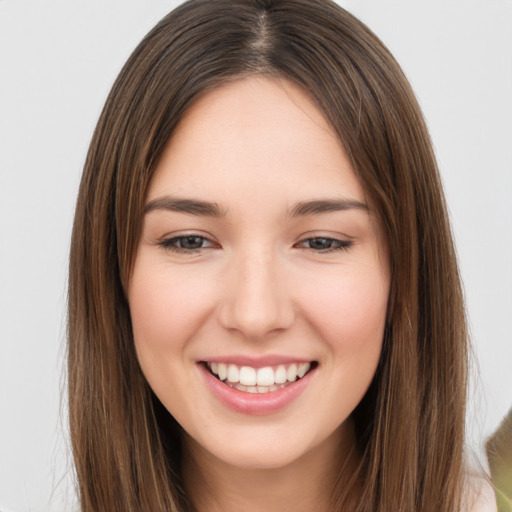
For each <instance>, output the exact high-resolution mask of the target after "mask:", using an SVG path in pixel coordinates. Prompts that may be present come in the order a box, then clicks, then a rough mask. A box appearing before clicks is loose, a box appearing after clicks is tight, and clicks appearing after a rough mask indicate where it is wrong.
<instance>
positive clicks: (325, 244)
mask: <svg viewBox="0 0 512 512" xmlns="http://www.w3.org/2000/svg"><path fill="white" fill-rule="evenodd" d="M310 245H311V248H313V249H330V248H331V246H332V240H329V239H328V238H313V239H312V240H311V242H310Z"/></svg>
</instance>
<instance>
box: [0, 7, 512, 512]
mask: <svg viewBox="0 0 512 512" xmlns="http://www.w3.org/2000/svg"><path fill="white" fill-rule="evenodd" d="M177 3H178V2H176V1H163V0H137V1H136V0H108V1H105V0H87V1H85V0H84V1H78V0H61V1H58V0H46V1H42V0H1V1H0V510H2V511H4V512H8V511H9V512H22V511H23V512H24V511H28V510H31V511H33V512H40V511H50V510H51V511H55V512H57V511H58V512H62V511H68V510H71V509H72V508H73V507H72V503H73V499H72V496H73V494H72V488H73V485H72V478H71V476H70V475H71V470H70V465H69V456H68V455H67V449H66V445H67V440H66V439H67V438H66V435H65V431H66V412H65V406H62V407H61V394H62V393H63V392H62V387H63V386H62V382H63V381H62V373H63V370H62V363H63V354H64V350H63V343H64V338H65V320H64V318H65V304H66V265H67V254H68V247H69V236H70V229H71V222H72V215H73V206H74V201H75V197H76V192H77V186H78V182H79V176H80V172H81V167H82V165H83V161H84V157H85V154H86V150H87V146H88V143H89V140H90V137H91V134H92V130H93V128H94V125H95V122H96V120H97V118H98V115H99V113H100V109H101V107H102V104H103V102H104V100H105V98H106V95H107V93H108V91H109V88H110V86H111V84H112V82H113V80H114V78H115V76H116V75H117V73H118V71H119V70H120V68H121V66H122V64H123V63H124V61H125V60H126V58H127V57H128V55H129V54H130V52H131V50H132V49H133V48H134V47H135V45H136V44H137V43H138V42H139V41H140V39H141V38H142V36H143V35H144V34H145V33H146V32H147V31H148V30H149V29H150V28H151V27H152V26H153V25H154V24H155V23H156V22H157V21H158V20H159V19H160V17H161V16H163V15H164V14H165V13H167V12H168V11H169V10H170V9H171V8H172V7H173V6H175V5H176V4H177ZM340 3H341V4H342V5H343V6H345V7H347V8H348V9H349V10H350V11H351V12H353V13H354V14H356V15H358V16H359V17H360V18H361V19H362V20H363V21H365V22H366V23H367V24H368V25H369V26H370V27H371V28H372V29H373V30H374V31H375V32H376V33H377V34H378V35H379V36H380V37H381V38H382V39H383V40H384V42H385V43H386V44H387V45H388V46H389V48H390V49H391V51H392V52H393V53H394V54H395V56H396V57H397V58H398V60H399V62H400V63H401V64H402V66H403V68H404V69H405V71H406V73H407V75H408V76H409V78H410V80H411V82H412V84H413V87H414V88H415V90H416V93H417V95H418V97H419V100H420V102H421V105H422V107H423V109H424V112H425V115H426V117H427V121H428V123H429V126H430V129H431V132H432V137H433V140H434V144H435V147H436V151H437V154H438V157H439V162H440V166H441V170H442V174H443V179H444V182H445V186H446V192H447V196H448V202H449V206H450V211H451V215H452V220H453V225H454V231H455V235H456V240H457V246H458V252H459V256H460V263H461V269H462V274H463V279H464V283H465V289H466V296H467V304H468V312H469V317H470V322H471V327H472V333H473V338H474V342H475V349H476V353H477V357H478V361H479V365H480V379H479V380H478V382H477V384H475V385H474V386H473V391H472V397H473V399H472V407H471V411H472V412H471V415H470V419H469V421H468V423H469V425H470V433H471V435H470V437H471V444H472V446H473V447H474V448H476V449H477V450H478V449H479V447H481V444H482V440H483V439H484V438H485V437H486V436H487V435H489V434H490V433H491V432H492V431H493V430H494V429H495V428H496V426H497V425H498V423H499V421H500V419H501V418H502V417H503V416H504V415H505V413H506V411H507V410H508V409H509V407H510V406H511V405H512V371H511V369H512V343H511V342H512V324H511V317H512V199H511V197H512V0H340ZM63 402H64V403H65V400H63Z"/></svg>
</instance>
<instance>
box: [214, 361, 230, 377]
mask: <svg viewBox="0 0 512 512" xmlns="http://www.w3.org/2000/svg"><path fill="white" fill-rule="evenodd" d="M217 369H218V372H219V373H218V374H217V375H218V376H219V379H220V380H225V379H226V377H227V376H228V367H227V365H225V364H224V363H219V366H218V368H217ZM212 371H213V368H212Z"/></svg>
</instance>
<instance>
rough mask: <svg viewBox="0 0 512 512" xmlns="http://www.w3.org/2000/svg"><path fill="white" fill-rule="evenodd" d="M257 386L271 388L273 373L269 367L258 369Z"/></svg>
mask: <svg viewBox="0 0 512 512" xmlns="http://www.w3.org/2000/svg"><path fill="white" fill-rule="evenodd" d="M256 382H257V384H258V386H272V385H273V384H274V372H273V370H272V368H270V366H265V367H264V368H260V369H259V370H258V373H257V374H256Z"/></svg>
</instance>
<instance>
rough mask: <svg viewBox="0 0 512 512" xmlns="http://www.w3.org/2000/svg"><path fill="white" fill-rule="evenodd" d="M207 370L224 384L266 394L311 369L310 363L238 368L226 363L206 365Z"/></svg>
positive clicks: (248, 391)
mask: <svg viewBox="0 0 512 512" xmlns="http://www.w3.org/2000/svg"><path fill="white" fill-rule="evenodd" d="M207 366H208V368H210V370H211V371H212V373H213V374H215V375H217V376H218V377H219V380H221V381H223V382H224V383H225V384H228V385H229V386H231V387H233V388H235V389H238V390H239V391H245V392H247V393H268V392H271V391H277V390H278V389H281V388H283V387H285V386H287V385H288V384H290V383H292V382H295V381H296V380H297V379H298V378H299V379H301V378H302V377H304V375H306V373H307V372H308V371H309V369H310V368H311V364H310V363H299V364H297V363H292V364H290V365H289V366H288V367H287V366H285V365H283V364H281V365H279V366H277V367H271V366H264V367H263V368H258V369H256V368H253V367H251V366H241V367H240V366H238V365H236V364H226V363H207Z"/></svg>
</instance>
